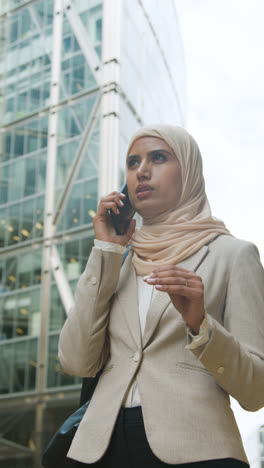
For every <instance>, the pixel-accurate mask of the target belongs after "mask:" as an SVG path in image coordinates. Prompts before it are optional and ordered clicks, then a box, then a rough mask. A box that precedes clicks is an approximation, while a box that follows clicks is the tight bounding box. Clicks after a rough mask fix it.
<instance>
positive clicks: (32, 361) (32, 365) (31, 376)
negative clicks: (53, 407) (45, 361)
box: [27, 340, 38, 390]
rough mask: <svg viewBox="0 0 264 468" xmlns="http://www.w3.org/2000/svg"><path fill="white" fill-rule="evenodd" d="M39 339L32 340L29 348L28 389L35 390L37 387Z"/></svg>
mask: <svg viewBox="0 0 264 468" xmlns="http://www.w3.org/2000/svg"><path fill="white" fill-rule="evenodd" d="M37 343H38V342H37V340H30V342H29V350H28V364H29V366H28V381H27V389H28V390H34V389H35V388H36V375H37Z"/></svg>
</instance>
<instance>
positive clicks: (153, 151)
mask: <svg viewBox="0 0 264 468" xmlns="http://www.w3.org/2000/svg"><path fill="white" fill-rule="evenodd" d="M157 153H166V154H169V155H170V156H172V153H170V152H169V151H167V150H165V149H156V150H152V151H149V152H148V153H147V155H148V156H153V155H154V154H157ZM138 157H140V155H139V154H131V155H130V156H128V157H127V161H129V160H130V159H132V158H138Z"/></svg>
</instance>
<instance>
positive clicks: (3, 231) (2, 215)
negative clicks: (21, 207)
mask: <svg viewBox="0 0 264 468" xmlns="http://www.w3.org/2000/svg"><path fill="white" fill-rule="evenodd" d="M0 219H1V221H0V247H4V246H5V245H6V242H7V239H6V237H7V226H8V224H7V209H6V208H2V209H0Z"/></svg>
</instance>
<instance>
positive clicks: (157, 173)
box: [126, 136, 182, 219]
mask: <svg viewBox="0 0 264 468" xmlns="http://www.w3.org/2000/svg"><path fill="white" fill-rule="evenodd" d="M126 180H127V186H128V192H129V198H130V201H131V204H132V206H133V207H134V208H135V209H136V211H137V212H138V213H139V214H140V215H141V216H142V217H143V218H145V219H150V218H152V217H154V216H157V215H159V214H161V213H163V212H164V211H168V210H171V209H175V208H176V207H177V204H178V202H179V200H180V197H181V192H182V179H181V167H180V164H179V161H178V159H177V158H176V156H175V154H174V153H173V151H172V149H171V148H170V147H169V146H168V145H167V143H166V142H165V141H164V140H162V139H161V138H156V137H148V136H146V137H142V138H139V139H138V140H136V141H135V143H134V144H133V145H132V147H131V149H130V151H129V154H128V157H127V166H126Z"/></svg>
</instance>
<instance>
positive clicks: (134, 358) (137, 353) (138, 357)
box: [133, 351, 140, 362]
mask: <svg viewBox="0 0 264 468" xmlns="http://www.w3.org/2000/svg"><path fill="white" fill-rule="evenodd" d="M139 359H140V352H139V351H136V352H135V354H134V356H133V361H135V362H138V361H139Z"/></svg>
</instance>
